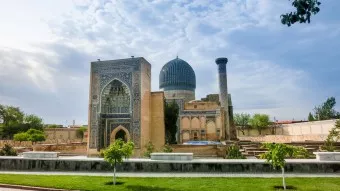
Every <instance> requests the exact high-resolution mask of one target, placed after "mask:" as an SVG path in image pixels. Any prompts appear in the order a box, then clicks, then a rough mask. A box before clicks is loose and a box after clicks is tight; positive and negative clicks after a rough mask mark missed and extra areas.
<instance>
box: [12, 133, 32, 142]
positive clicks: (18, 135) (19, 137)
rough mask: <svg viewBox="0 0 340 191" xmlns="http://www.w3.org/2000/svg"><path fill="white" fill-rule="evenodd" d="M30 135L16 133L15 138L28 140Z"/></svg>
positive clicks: (15, 139)
mask: <svg viewBox="0 0 340 191" xmlns="http://www.w3.org/2000/svg"><path fill="white" fill-rule="evenodd" d="M29 137H30V136H29V135H28V134H27V133H17V134H15V135H14V137H13V140H14V141H20V142H21V141H28V139H29Z"/></svg>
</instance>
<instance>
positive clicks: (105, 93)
mask: <svg viewBox="0 0 340 191" xmlns="http://www.w3.org/2000/svg"><path fill="white" fill-rule="evenodd" d="M89 94H90V95H89V123H88V124H89V128H88V132H89V136H88V155H89V156H91V155H98V153H99V151H100V149H102V148H106V147H108V146H109V145H110V143H112V142H113V141H114V140H116V139H118V138H120V139H123V140H124V141H129V140H131V141H133V142H134V144H135V149H136V150H135V151H136V155H138V153H140V152H141V150H142V149H143V148H144V145H146V144H147V142H149V141H151V142H153V144H154V145H155V146H156V148H158V147H161V146H163V145H164V137H165V136H164V104H163V102H164V94H163V92H151V65H150V63H149V62H148V61H147V60H145V59H144V58H142V57H139V58H128V59H120V60H106V61H100V60H98V61H96V62H91V75H90V93H89Z"/></svg>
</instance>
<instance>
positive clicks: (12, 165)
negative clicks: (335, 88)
mask: <svg viewBox="0 0 340 191" xmlns="http://www.w3.org/2000/svg"><path fill="white" fill-rule="evenodd" d="M285 169H286V172H287V173H340V162H331V161H317V160H313V159H311V160H308V159H302V160H291V161H288V162H287V164H286V168H285ZM0 170H3V171H73V172H76V171H78V172H86V171H90V172H112V167H111V166H110V165H109V164H108V163H106V162H105V161H104V160H103V159H97V158H96V159H91V158H89V159H62V158H59V159H24V158H19V157H0ZM117 171H118V172H186V173H188V172H214V173H273V172H277V173H280V170H273V169H272V167H271V166H270V165H269V164H267V163H265V162H264V160H223V159H221V160H213V159H211V160H208V159H207V160H192V161H152V160H150V159H131V160H127V161H125V162H123V163H122V164H119V165H118V166H117Z"/></svg>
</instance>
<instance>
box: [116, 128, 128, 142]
mask: <svg viewBox="0 0 340 191" xmlns="http://www.w3.org/2000/svg"><path fill="white" fill-rule="evenodd" d="M117 139H121V140H123V141H124V142H127V138H126V133H125V131H124V130H123V129H121V130H119V131H118V132H117V133H116V135H115V140H117Z"/></svg>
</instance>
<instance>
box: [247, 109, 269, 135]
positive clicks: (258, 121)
mask: <svg viewBox="0 0 340 191" xmlns="http://www.w3.org/2000/svg"><path fill="white" fill-rule="evenodd" d="M249 123H250V125H251V126H252V127H253V128H256V129H257V130H258V132H259V134H260V135H261V133H262V129H266V128H268V126H269V123H270V122H269V115H266V114H255V115H254V116H253V118H251V119H250V121H249Z"/></svg>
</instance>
